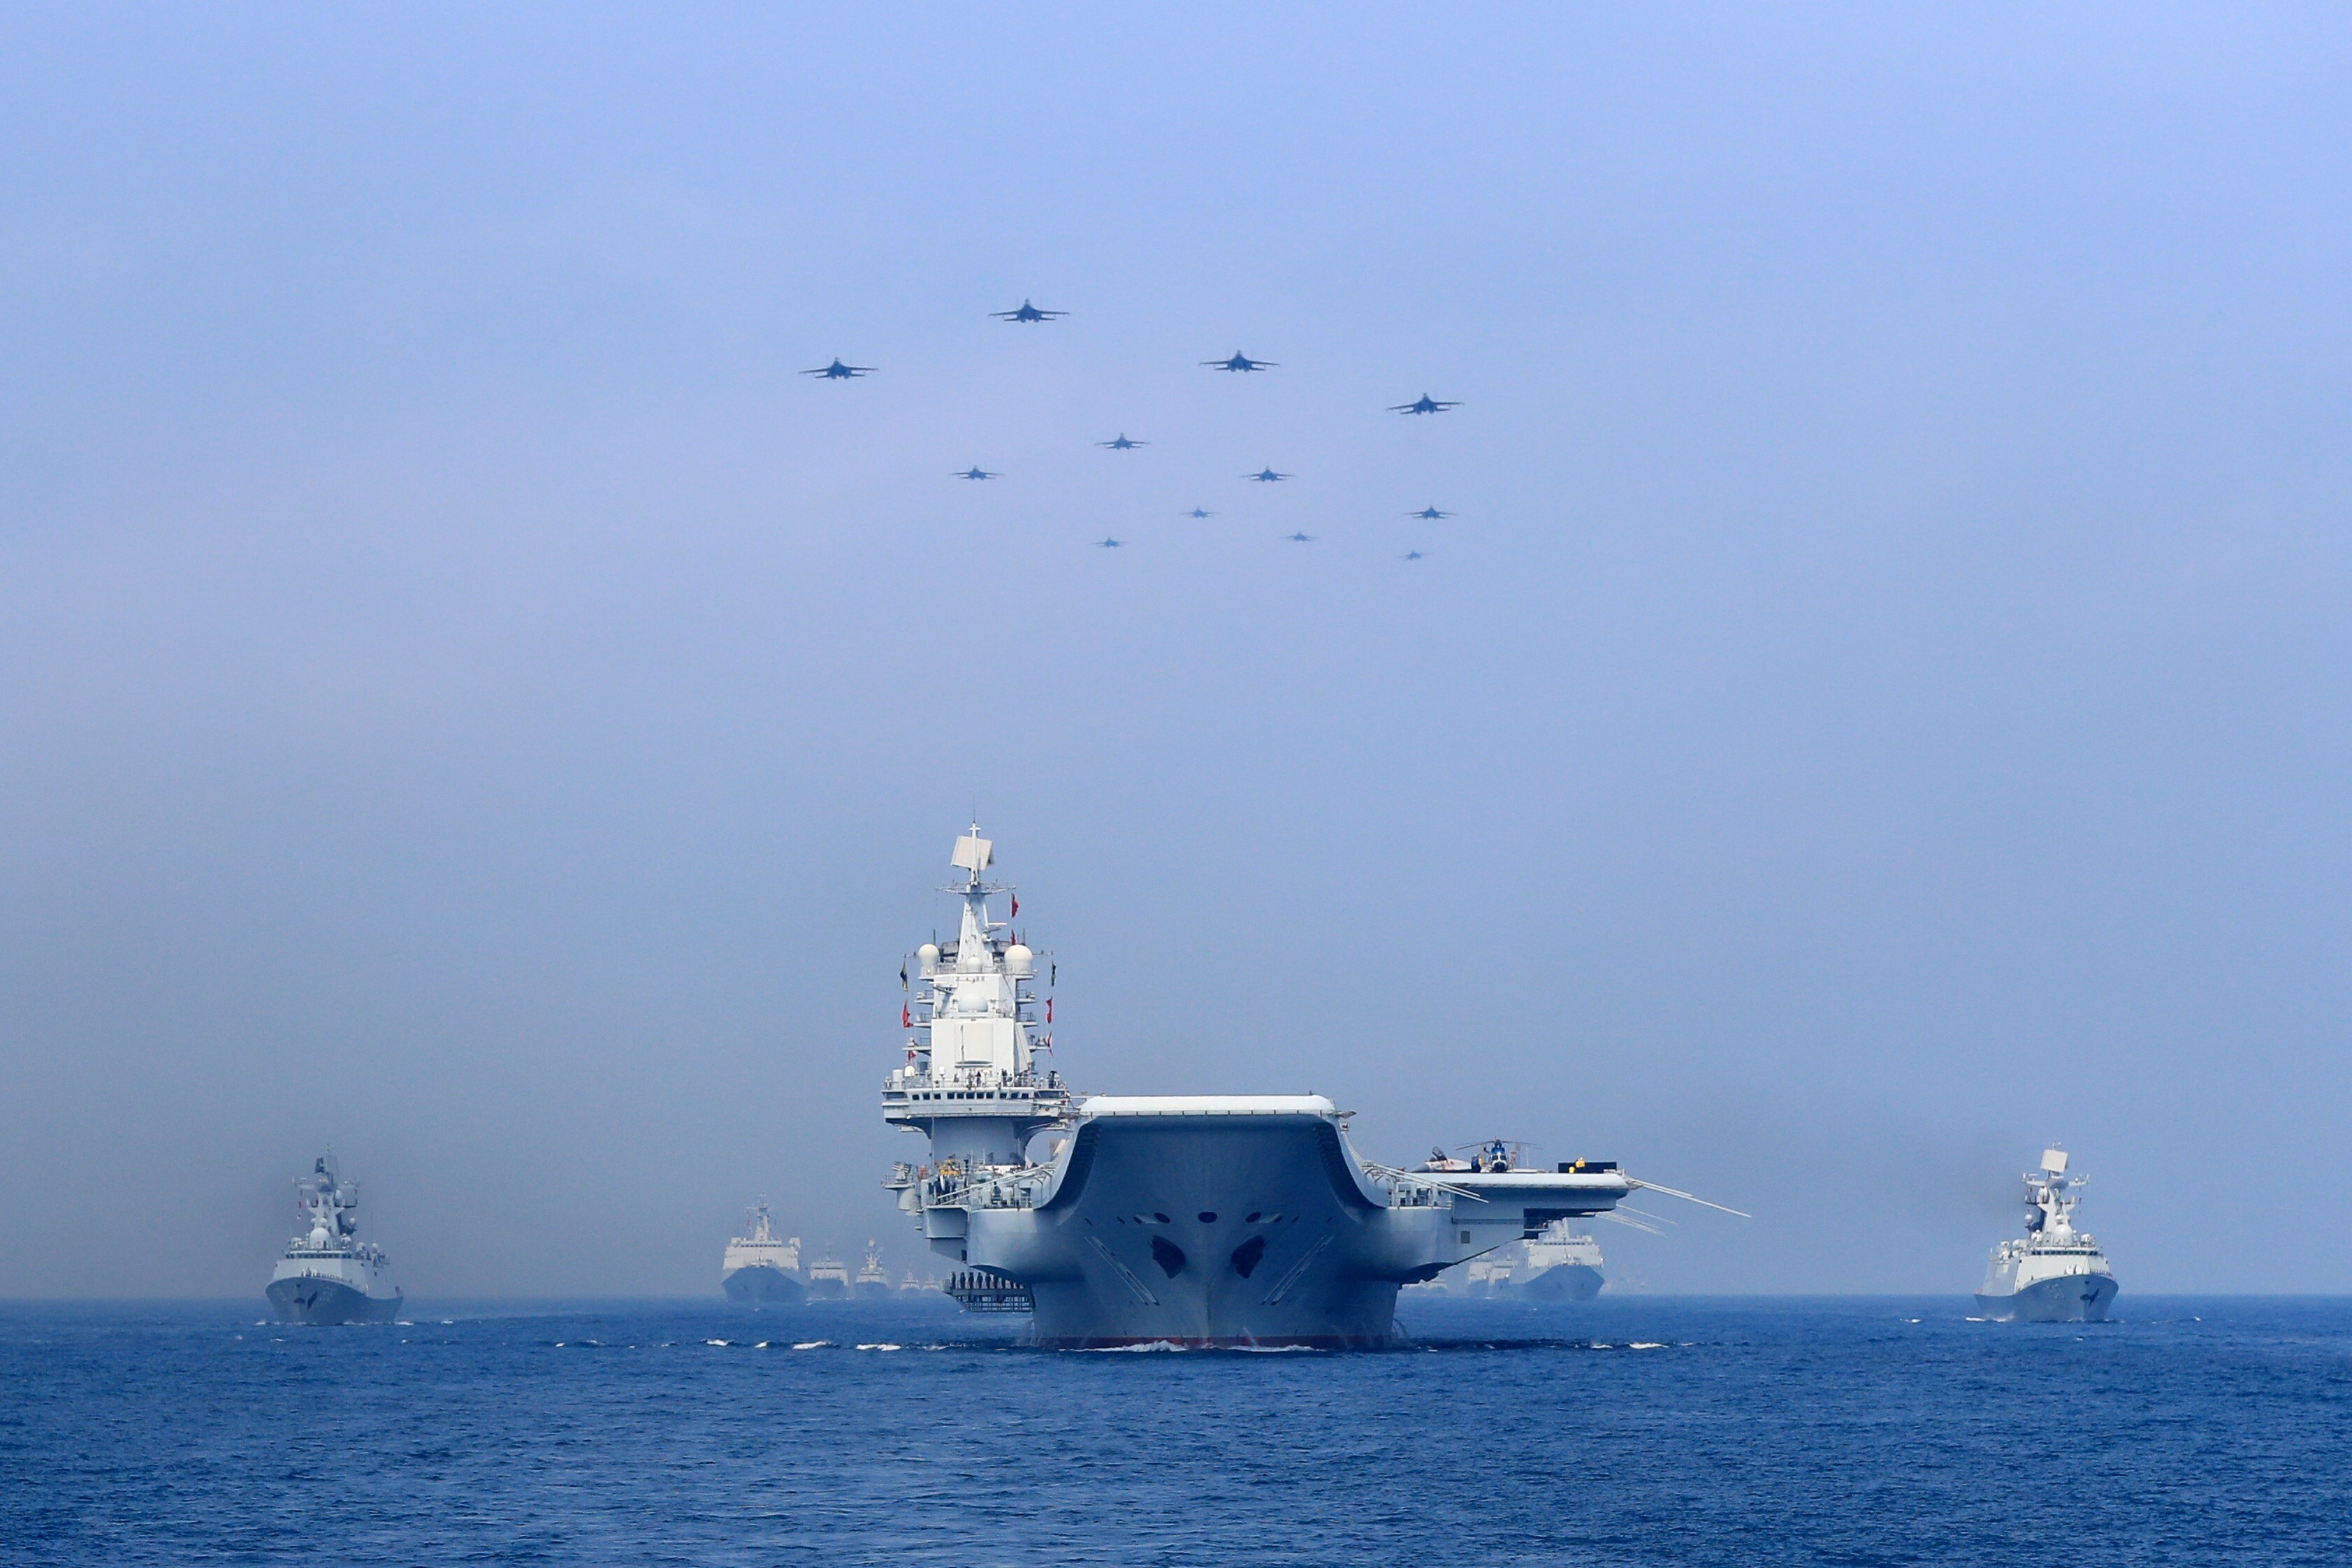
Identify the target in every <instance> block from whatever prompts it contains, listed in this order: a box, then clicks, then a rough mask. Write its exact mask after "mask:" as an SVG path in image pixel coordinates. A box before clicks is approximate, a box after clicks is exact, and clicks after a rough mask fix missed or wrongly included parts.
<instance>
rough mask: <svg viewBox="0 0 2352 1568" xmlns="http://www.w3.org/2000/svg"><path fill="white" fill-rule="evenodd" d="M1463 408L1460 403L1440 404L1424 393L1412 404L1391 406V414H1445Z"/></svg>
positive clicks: (1393, 404) (1394, 404)
mask: <svg viewBox="0 0 2352 1568" xmlns="http://www.w3.org/2000/svg"><path fill="white" fill-rule="evenodd" d="M1461 406H1462V405H1460V404H1459V403H1440V402H1438V401H1437V399H1435V398H1434V397H1432V396H1430V395H1429V394H1427V393H1425V392H1424V393H1423V394H1422V395H1420V396H1419V397H1416V398H1414V399H1413V400H1412V402H1411V403H1392V404H1391V405H1389V412H1390V413H1391V414H1443V413H1444V412H1445V411H1446V410H1447V409H1449V408H1459V407H1461Z"/></svg>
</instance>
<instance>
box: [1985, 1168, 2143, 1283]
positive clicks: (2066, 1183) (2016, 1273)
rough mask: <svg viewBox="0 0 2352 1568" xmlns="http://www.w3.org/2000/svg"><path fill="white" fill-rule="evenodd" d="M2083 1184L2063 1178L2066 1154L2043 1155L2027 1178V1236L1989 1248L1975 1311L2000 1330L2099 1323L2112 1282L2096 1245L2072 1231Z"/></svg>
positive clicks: (2092, 1239) (2104, 1257) (2075, 1178)
mask: <svg viewBox="0 0 2352 1568" xmlns="http://www.w3.org/2000/svg"><path fill="white" fill-rule="evenodd" d="M2088 1180H2089V1178H2088V1177H2086V1176H2070V1175H2068V1174H2067V1173H2066V1151H2065V1150H2063V1149H2045V1150H2044V1151H2042V1169H2041V1170H2039V1171H2028V1172H2027V1173H2025V1234H2024V1235H2023V1236H2021V1237H2018V1238H2017V1239H2016V1240H2014V1241H2004V1242H2002V1243H2001V1244H2000V1246H1999V1247H1995V1248H1993V1253H1992V1262H1991V1265H1990V1267H1989V1268H1986V1270H1985V1281H1984V1288H1983V1289H1980V1290H1979V1291H1978V1292H1977V1310H1978V1311H1979V1313H1981V1314H1982V1315H1983V1316H1985V1317H1988V1318H1990V1319H1992V1320H1993V1321H1996V1322H2002V1323H2097V1322H2103V1321H2105V1319H2106V1316H2107V1303H2108V1302H2110V1301H2113V1300H2115V1299H2116V1277H2115V1273H2114V1271H2113V1270H2112V1269H2110V1268H2108V1267H2107V1255H2106V1254H2105V1253H2104V1252H2101V1251H2100V1250H2099V1244H2098V1242H2097V1240H2096V1239H2095V1237H2091V1236H2090V1235H2088V1234H2087V1233H2085V1232H2084V1231H2079V1230H2076V1229H2075V1228H2074V1205H2076V1204H2078V1203H2080V1202H2081V1201H2082V1197H2081V1194H2080V1192H2079V1189H2080V1188H2081V1187H2082V1185H2083V1184H2084V1182H2086V1181H2088Z"/></svg>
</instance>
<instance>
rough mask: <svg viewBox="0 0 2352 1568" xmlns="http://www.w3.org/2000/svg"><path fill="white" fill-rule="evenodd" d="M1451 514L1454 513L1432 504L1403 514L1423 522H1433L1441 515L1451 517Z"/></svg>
mask: <svg viewBox="0 0 2352 1568" xmlns="http://www.w3.org/2000/svg"><path fill="white" fill-rule="evenodd" d="M1453 515H1454V514H1453V513H1452V512H1450V511H1440V510H1437V509H1436V508H1435V507H1433V506H1425V507H1423V508H1422V509H1421V510H1419V511H1409V512H1407V513H1405V516H1407V517H1417V518H1419V519H1421V520H1422V521H1423V522H1435V521H1437V520H1438V519H1439V518H1441V517H1452V516H1453Z"/></svg>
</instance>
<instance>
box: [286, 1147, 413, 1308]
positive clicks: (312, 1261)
mask: <svg viewBox="0 0 2352 1568" xmlns="http://www.w3.org/2000/svg"><path fill="white" fill-rule="evenodd" d="M294 1191H295V1194H296V1196H295V1200H294V1214H295V1217H296V1219H297V1220H298V1221H302V1222H307V1223H305V1224H304V1226H303V1228H302V1230H301V1231H299V1232H298V1233H297V1234H296V1235H295V1237H294V1239H293V1240H292V1241H290V1242H289V1243H288V1244H287V1247H286V1254H285V1256H284V1257H282V1258H279V1259H278V1268H277V1270H276V1272H274V1273H273V1274H271V1275H270V1277H269V1289H268V1296H269V1305H270V1307H271V1308H272V1309H273V1310H275V1311H276V1312H277V1313H278V1316H279V1317H280V1318H283V1319H284V1320H286V1321H288V1322H289V1323H388V1322H390V1321H393V1320H394V1318H397V1317H398V1316H399V1315H400V1304H401V1300H402V1297H401V1292H400V1289H399V1288H398V1287H397V1286H395V1285H394V1284H393V1283H392V1279H391V1276H392V1265H391V1264H390V1263H389V1262H388V1261H387V1260H386V1259H385V1258H384V1256H383V1248H382V1247H378V1246H376V1245H375V1243H373V1242H372V1241H362V1240H360V1239H358V1232H359V1227H360V1221H359V1206H360V1186H359V1184H358V1183H357V1182H346V1181H343V1180H342V1179H341V1178H340V1177H339V1176H338V1175H337V1174H336V1173H335V1163H334V1160H333V1157H332V1156H331V1155H326V1154H321V1155H320V1156H319V1159H318V1162H317V1163H315V1164H314V1165H312V1166H311V1168H310V1174H309V1175H307V1176H297V1177H296V1178H295V1179H294Z"/></svg>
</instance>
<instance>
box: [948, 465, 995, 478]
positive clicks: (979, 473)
mask: <svg viewBox="0 0 2352 1568" xmlns="http://www.w3.org/2000/svg"><path fill="white" fill-rule="evenodd" d="M1003 477H1004V476H1003V474H992V473H990V472H989V471H988V470H987V469H986V468H982V467H981V466H980V465H979V464H978V463H974V464H973V465H972V466H971V468H966V469H965V470H964V471H963V472H962V473H960V474H958V475H957V476H956V478H958V479H1003Z"/></svg>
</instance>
